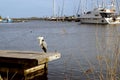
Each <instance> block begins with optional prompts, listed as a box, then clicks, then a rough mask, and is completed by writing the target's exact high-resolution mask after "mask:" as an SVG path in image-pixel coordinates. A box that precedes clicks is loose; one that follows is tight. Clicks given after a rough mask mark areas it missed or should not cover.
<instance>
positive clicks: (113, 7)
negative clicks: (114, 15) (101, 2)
mask: <svg viewBox="0 0 120 80" xmlns="http://www.w3.org/2000/svg"><path fill="white" fill-rule="evenodd" d="M111 6H112V7H111V9H112V10H113V11H115V10H116V9H115V0H112V2H111Z"/></svg>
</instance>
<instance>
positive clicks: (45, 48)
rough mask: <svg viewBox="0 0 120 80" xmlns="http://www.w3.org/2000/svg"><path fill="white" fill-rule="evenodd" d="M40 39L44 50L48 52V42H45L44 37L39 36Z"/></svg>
mask: <svg viewBox="0 0 120 80" xmlns="http://www.w3.org/2000/svg"><path fill="white" fill-rule="evenodd" d="M38 40H39V45H40V46H41V48H42V49H43V51H44V52H45V53H47V43H46V42H45V40H44V37H38Z"/></svg>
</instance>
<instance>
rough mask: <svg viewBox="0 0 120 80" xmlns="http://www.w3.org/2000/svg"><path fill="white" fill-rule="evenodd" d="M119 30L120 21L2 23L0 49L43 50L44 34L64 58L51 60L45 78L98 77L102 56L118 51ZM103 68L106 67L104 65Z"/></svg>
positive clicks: (76, 79) (52, 49)
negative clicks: (42, 40) (38, 39)
mask: <svg viewBox="0 0 120 80" xmlns="http://www.w3.org/2000/svg"><path fill="white" fill-rule="evenodd" d="M119 32H120V25H93V24H89V25H88V24H79V23H75V22H47V21H46V22H45V21H35V22H27V23H13V24H0V49H2V50H6V49H7V50H25V51H42V50H41V49H40V48H39V45H38V41H37V39H36V38H37V37H38V36H44V37H45V40H46V42H47V44H48V51H50V52H53V51H56V50H57V51H58V52H60V53H61V54H62V58H61V59H59V60H57V61H52V62H50V63H48V74H47V75H45V79H48V80H80V79H81V80H86V79H88V78H91V79H92V80H94V79H95V80H97V79H98V77H97V76H98V75H97V73H99V71H100V67H101V66H99V61H98V59H99V60H102V58H103V57H102V56H103V55H108V54H114V53H116V52H115V51H116V50H117V49H118V47H119V35H120V34H119ZM108 57H112V58H113V56H108ZM106 61H107V60H106ZM104 63H105V62H103V63H102V64H104ZM104 66H106V65H104ZM105 68H106V67H105ZM102 70H104V71H105V69H104V68H103V69H102ZM104 71H103V73H104ZM93 72H94V74H93ZM90 73H92V74H93V76H92V74H90ZM86 74H87V75H86ZM96 75H97V76H96ZM38 78H39V77H38ZM36 80H37V79H36ZM38 80H39V79H38Z"/></svg>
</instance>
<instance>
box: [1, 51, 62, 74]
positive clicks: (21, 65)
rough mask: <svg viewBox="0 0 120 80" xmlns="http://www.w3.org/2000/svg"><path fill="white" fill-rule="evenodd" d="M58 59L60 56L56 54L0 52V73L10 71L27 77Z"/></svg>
mask: <svg viewBox="0 0 120 80" xmlns="http://www.w3.org/2000/svg"><path fill="white" fill-rule="evenodd" d="M60 57H61V54H60V53H58V52H50V53H43V52H34V51H13V50H0V71H2V72H5V71H11V72H17V73H21V74H24V75H27V74H29V73H32V72H35V71H38V70H40V69H44V68H45V67H46V64H47V63H48V62H49V61H53V60H56V59H59V58H60ZM21 69H22V70H21Z"/></svg>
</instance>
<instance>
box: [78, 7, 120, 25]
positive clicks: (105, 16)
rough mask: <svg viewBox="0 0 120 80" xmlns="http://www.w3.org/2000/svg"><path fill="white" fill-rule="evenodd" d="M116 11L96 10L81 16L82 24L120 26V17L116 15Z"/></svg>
mask: <svg viewBox="0 0 120 80" xmlns="http://www.w3.org/2000/svg"><path fill="white" fill-rule="evenodd" d="M115 14H116V13H115V10H113V9H106V8H100V7H99V8H95V9H94V10H93V11H88V12H86V13H84V14H83V15H81V16H80V17H79V18H80V22H81V23H94V24H120V17H119V16H116V15H115Z"/></svg>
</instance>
